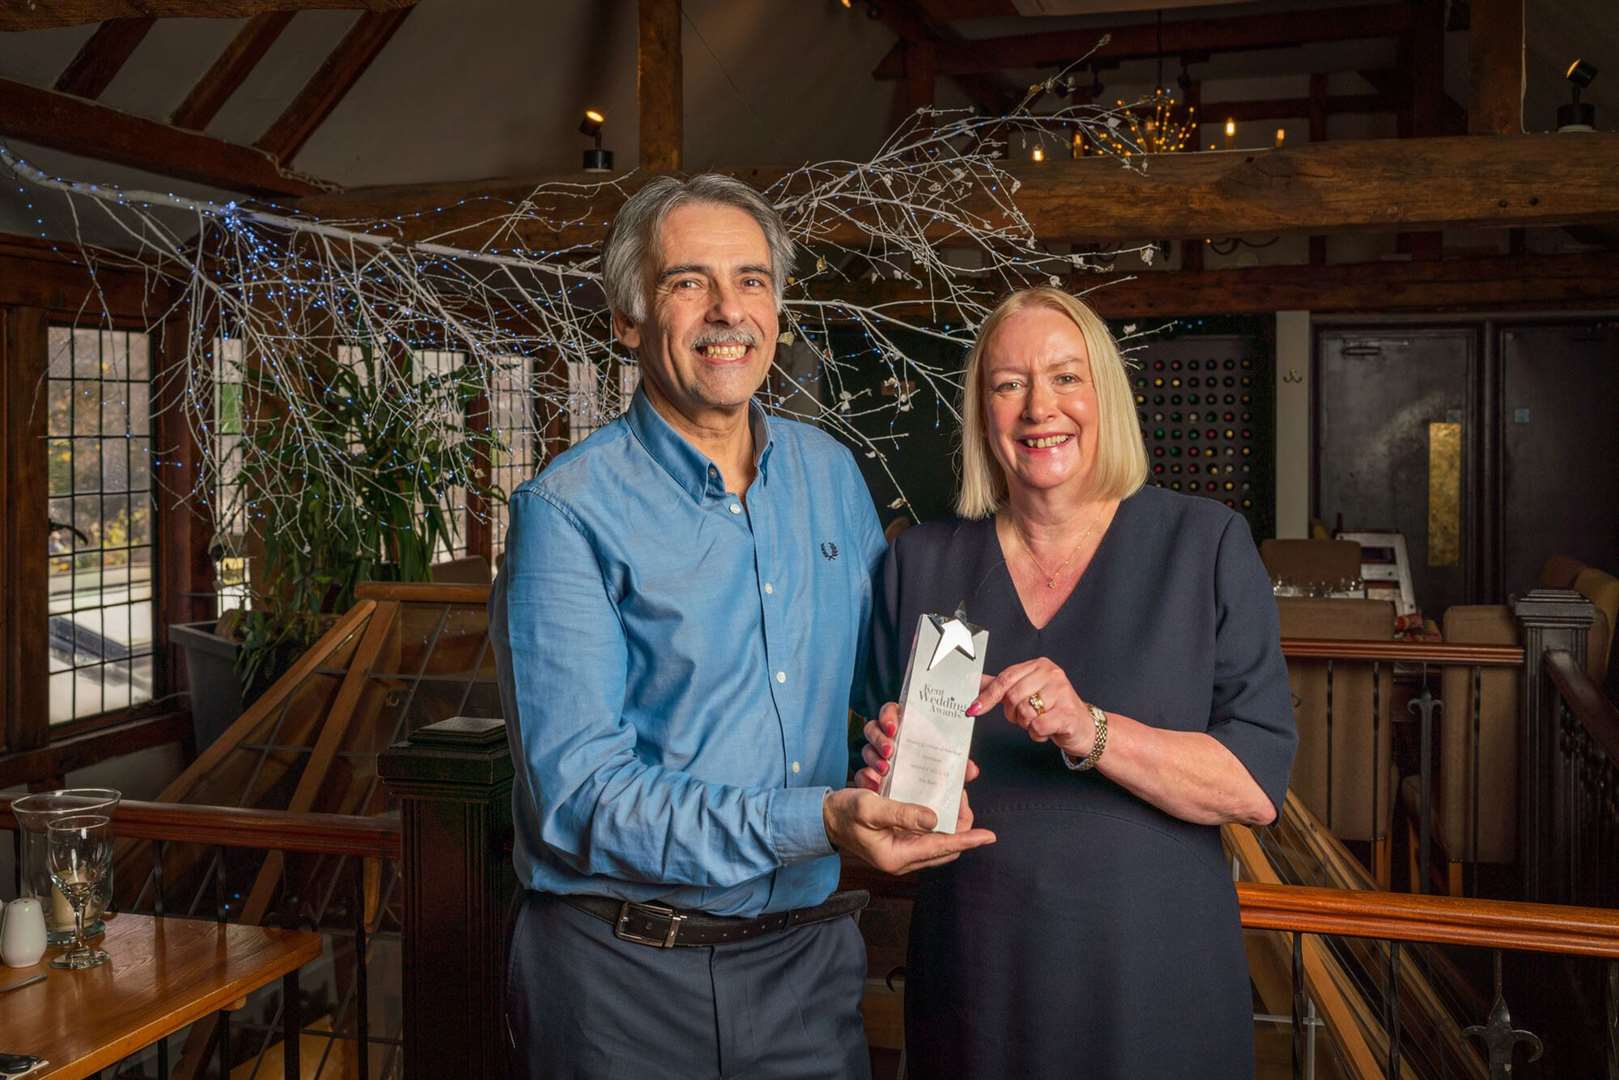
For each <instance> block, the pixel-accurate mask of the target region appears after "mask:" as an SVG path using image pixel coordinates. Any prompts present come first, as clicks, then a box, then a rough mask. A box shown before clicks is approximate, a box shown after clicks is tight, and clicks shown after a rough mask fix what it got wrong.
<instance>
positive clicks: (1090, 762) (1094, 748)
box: [1059, 705, 1107, 772]
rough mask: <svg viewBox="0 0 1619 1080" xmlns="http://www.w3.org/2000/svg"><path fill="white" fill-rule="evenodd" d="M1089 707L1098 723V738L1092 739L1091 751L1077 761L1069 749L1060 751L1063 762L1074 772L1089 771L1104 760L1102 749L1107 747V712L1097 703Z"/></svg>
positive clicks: (1092, 717) (1093, 718) (1092, 716)
mask: <svg viewBox="0 0 1619 1080" xmlns="http://www.w3.org/2000/svg"><path fill="white" fill-rule="evenodd" d="M1087 708H1089V709H1090V710H1091V719H1092V720H1093V721H1094V722H1095V723H1096V738H1095V739H1093V740H1092V741H1091V752H1090V753H1088V754H1086V755H1085V756H1084V757H1083V758H1080V759H1079V760H1077V761H1076V760H1074V759H1073V758H1072V757H1070V756H1069V755H1068V751H1066V750H1060V751H1059V752H1060V753H1061V754H1062V763H1063V764H1064V765H1066V766H1068V767H1069V768H1070V769H1072V770H1073V771H1074V772H1088V771H1090V770H1091V769H1094V768H1096V763H1097V762H1099V761H1101V760H1102V751H1104V750H1106V749H1107V713H1105V712H1103V711H1102V709H1101V707H1100V706H1097V705H1087Z"/></svg>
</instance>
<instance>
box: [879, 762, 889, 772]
mask: <svg viewBox="0 0 1619 1080" xmlns="http://www.w3.org/2000/svg"><path fill="white" fill-rule="evenodd" d="M877 771H878V772H880V773H882V774H883V775H884V776H887V775H888V762H886V761H879V762H878V763H877Z"/></svg>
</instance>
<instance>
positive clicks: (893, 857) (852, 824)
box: [821, 788, 995, 874]
mask: <svg viewBox="0 0 1619 1080" xmlns="http://www.w3.org/2000/svg"><path fill="white" fill-rule="evenodd" d="M821 821H822V823H823V824H824V825H825V826H826V835H827V839H829V840H831V841H832V844H833V845H834V846H835V847H837V849H838V850H839V851H846V852H849V853H851V854H854V855H857V856H859V857H860V858H861V859H863V860H865V861H866V862H868V863H870V864H871V865H872V866H874V867H876V868H877V869H878V870H882V871H884V872H885V873H889V874H909V873H912V872H913V871H916V870H926V869H927V868H928V867H931V866H943V865H944V864H945V863H947V862H953V861H954V860H956V859H957V858H959V857H960V856H961V853H962V852H963V851H967V850H969V849H971V848H975V847H982V846H983V845H985V844H993V843H994V842H995V834H994V833H992V832H990V831H989V830H988V829H975V828H973V827H972V824H973V812H972V807H971V806H969V805H968V803H967V793H966V792H965V791H963V792H962V793H961V811H960V813H959V814H958V815H957V817H956V832H955V835H953V836H952V835H951V834H949V833H936V832H933V831H932V829H933V826H934V825H935V824H936V823H937V821H938V816H937V815H936V814H934V812H933V811H932V810H930V809H928V808H927V807H926V806H921V805H919V804H917V803H902V802H895V801H894V800H893V799H885V798H883V797H882V796H881V795H878V794H876V793H875V792H872V791H867V790H865V789H864V788H844V789H843V790H841V791H834V792H833V793H832V794H831V795H829V796H828V797H827V799H826V801H825V802H824V803H822V804H821Z"/></svg>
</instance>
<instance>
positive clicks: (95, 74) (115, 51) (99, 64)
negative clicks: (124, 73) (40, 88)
mask: <svg viewBox="0 0 1619 1080" xmlns="http://www.w3.org/2000/svg"><path fill="white" fill-rule="evenodd" d="M156 22H157V20H156V19H150V18H136V19H108V20H107V21H106V22H104V23H102V24H101V25H100V26H98V27H97V28H96V32H95V33H94V34H91V35H90V40H89V41H86V42H85V43H84V46H83V47H82V48H80V49H79V52H78V55H77V56H75V57H74V58H73V59H72V60H71V61H69V63H68V65H67V67H66V68H64V69H63V71H62V74H61V75H59V76H57V79H56V89H57V91H58V92H60V93H63V94H74V95H76V96H78V97H82V98H88V99H90V100H91V101H94V100H95V99H96V98H98V97H100V96H101V93H102V91H104V90H106V89H107V85H108V84H109V83H111V82H112V80H113V78H114V77H115V76H117V74H118V72H119V71H120V70H121V69H122V68H123V66H124V64H125V63H126V62H128V60H129V58H130V56H132V55H133V54H134V52H135V48H136V47H137V46H138V45H140V43H141V41H142V40H144V39H145V37H146V35H147V33H148V32H149V31H150V30H151V29H152V26H153V24H154V23H156Z"/></svg>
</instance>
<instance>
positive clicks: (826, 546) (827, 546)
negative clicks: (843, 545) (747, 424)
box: [821, 540, 838, 562]
mask: <svg viewBox="0 0 1619 1080" xmlns="http://www.w3.org/2000/svg"><path fill="white" fill-rule="evenodd" d="M821 556H822V557H823V558H825V559H826V561H827V562H831V561H832V560H833V559H835V558H837V557H838V545H836V544H834V543H833V542H832V541H830V540H822V541H821Z"/></svg>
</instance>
